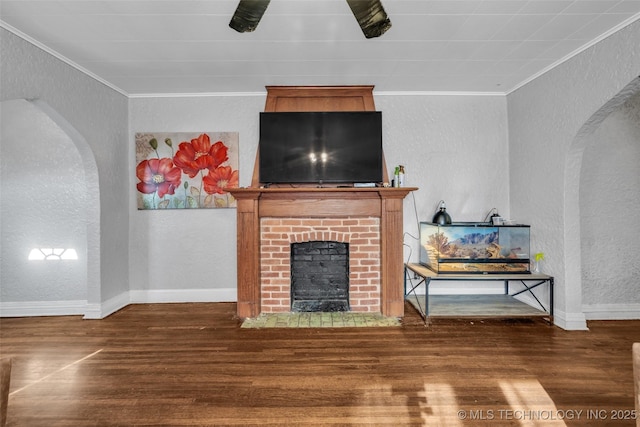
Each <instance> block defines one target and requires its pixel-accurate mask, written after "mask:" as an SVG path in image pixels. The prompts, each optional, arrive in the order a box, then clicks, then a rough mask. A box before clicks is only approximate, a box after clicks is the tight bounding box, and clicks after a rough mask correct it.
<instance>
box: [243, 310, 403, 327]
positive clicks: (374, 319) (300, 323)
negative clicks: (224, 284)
mask: <svg viewBox="0 0 640 427" xmlns="http://www.w3.org/2000/svg"><path fill="white" fill-rule="evenodd" d="M400 325H401V323H400V320H399V319H397V318H395V317H386V316H383V315H381V314H380V313H354V312H349V311H347V312H332V313H322V312H307V313H263V314H260V315H259V316H258V317H255V318H248V319H245V320H244V322H242V328H363V327H387V326H400Z"/></svg>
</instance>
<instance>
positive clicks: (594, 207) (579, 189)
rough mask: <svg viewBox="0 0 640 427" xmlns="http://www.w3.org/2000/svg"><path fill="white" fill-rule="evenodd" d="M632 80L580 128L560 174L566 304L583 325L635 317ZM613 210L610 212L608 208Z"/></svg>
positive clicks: (638, 108) (636, 126) (639, 184)
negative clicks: (580, 315) (582, 317)
mask: <svg viewBox="0 0 640 427" xmlns="http://www.w3.org/2000/svg"><path fill="white" fill-rule="evenodd" d="M639 115H640V77H638V78H636V79H634V80H633V81H632V82H631V83H629V84H628V85H627V86H626V87H625V88H624V89H623V90H622V91H620V92H619V93H618V94H617V95H616V96H615V97H613V98H612V99H611V100H609V101H608V102H607V103H605V104H604V105H603V106H602V107H601V108H600V109H599V110H598V111H597V112H596V113H595V114H593V115H592V116H591V117H590V118H589V120H587V122H585V123H584V125H583V126H582V127H581V129H580V131H579V132H578V133H577V135H576V137H575V138H574V140H573V142H572V144H571V146H570V148H569V153H568V156H567V167H566V169H565V171H566V175H565V188H564V194H565V224H564V230H565V231H564V232H565V244H566V252H565V266H566V269H567V271H566V277H567V280H566V285H567V287H568V289H567V295H574V296H576V295H578V296H579V298H574V301H571V302H570V303H569V302H568V304H572V306H573V307H574V308H573V310H572V311H574V310H575V311H576V312H582V313H584V315H585V319H587V320H592V319H624V318H627V319H628V318H638V307H639V306H640V297H638V293H637V283H638V280H639V278H640V273H639V272H640V269H639V267H638V264H639V263H640V258H639V257H640V240H639V239H638V237H637V236H638V235H640V232H639V230H640V228H639V226H640V225H639V224H640V223H639V222H638V221H637V217H638V214H639V213H640V201H639V200H638V197H637V195H638V194H640V172H639V171H640V169H639V168H638V166H637V165H638V164H640V157H639V156H640V122H639V121H638V118H639V117H640V116H639ZM612 203H615V206H612Z"/></svg>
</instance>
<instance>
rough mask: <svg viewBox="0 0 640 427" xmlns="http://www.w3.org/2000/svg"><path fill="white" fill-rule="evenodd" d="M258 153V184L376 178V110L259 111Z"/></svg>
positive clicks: (353, 181) (379, 163) (378, 128)
mask: <svg viewBox="0 0 640 427" xmlns="http://www.w3.org/2000/svg"><path fill="white" fill-rule="evenodd" d="M258 153H259V154H258V157H259V159H260V160H259V171H260V172H259V179H260V182H261V183H263V184H277V183H291V184H293V183H316V184H319V185H322V184H324V183H338V184H339V183H343V184H357V183H367V184H370V183H375V184H378V183H380V182H382V180H383V178H382V162H383V156H382V113H381V112H380V111H350V112H344V111H339V112H272V113H269V112H265V113H260V142H259V149H258Z"/></svg>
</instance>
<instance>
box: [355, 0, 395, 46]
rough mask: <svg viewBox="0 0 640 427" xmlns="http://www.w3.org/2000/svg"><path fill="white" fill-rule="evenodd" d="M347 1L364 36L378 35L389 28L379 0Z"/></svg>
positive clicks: (387, 19)
mask: <svg viewBox="0 0 640 427" xmlns="http://www.w3.org/2000/svg"><path fill="white" fill-rule="evenodd" d="M347 3H349V7H350V8H351V11H352V12H353V16H355V17H356V19H357V20H358V24H359V25H360V28H362V32H363V33H364V36H365V37H366V38H368V39H370V38H373V37H379V36H381V35H383V34H384V33H385V32H386V31H387V30H388V29H389V28H391V21H390V20H389V17H388V16H387V13H386V12H385V11H384V8H383V7H382V3H380V0H347Z"/></svg>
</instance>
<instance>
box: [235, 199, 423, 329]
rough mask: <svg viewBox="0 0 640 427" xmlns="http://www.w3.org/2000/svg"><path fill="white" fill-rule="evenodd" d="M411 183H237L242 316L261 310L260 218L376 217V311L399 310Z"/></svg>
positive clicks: (399, 313) (394, 312)
mask: <svg viewBox="0 0 640 427" xmlns="http://www.w3.org/2000/svg"><path fill="white" fill-rule="evenodd" d="M415 190H417V188H415V187H401V188H385V187H376V188H340V187H332V188H311V187H308V188H305V187H302V188H292V187H283V188H277V187H276V188H255V187H251V188H236V189H233V190H230V193H231V194H232V195H233V196H234V197H235V198H236V199H237V215H238V218H237V220H238V221H237V222H238V224H237V227H238V228H237V236H238V249H237V250H238V260H237V262H238V306H237V314H238V316H239V317H241V318H247V317H256V316H258V315H259V314H260V312H261V310H260V218H263V217H282V218H286V217H290V218H344V217H351V216H370V217H378V218H380V236H381V239H380V240H381V241H380V257H381V283H380V303H381V304H380V311H381V313H382V314H383V315H385V316H393V317H401V316H403V315H404V291H403V271H404V270H403V260H402V247H403V240H402V239H403V225H402V224H403V200H404V198H405V197H406V196H407V194H409V192H411V191H415Z"/></svg>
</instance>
